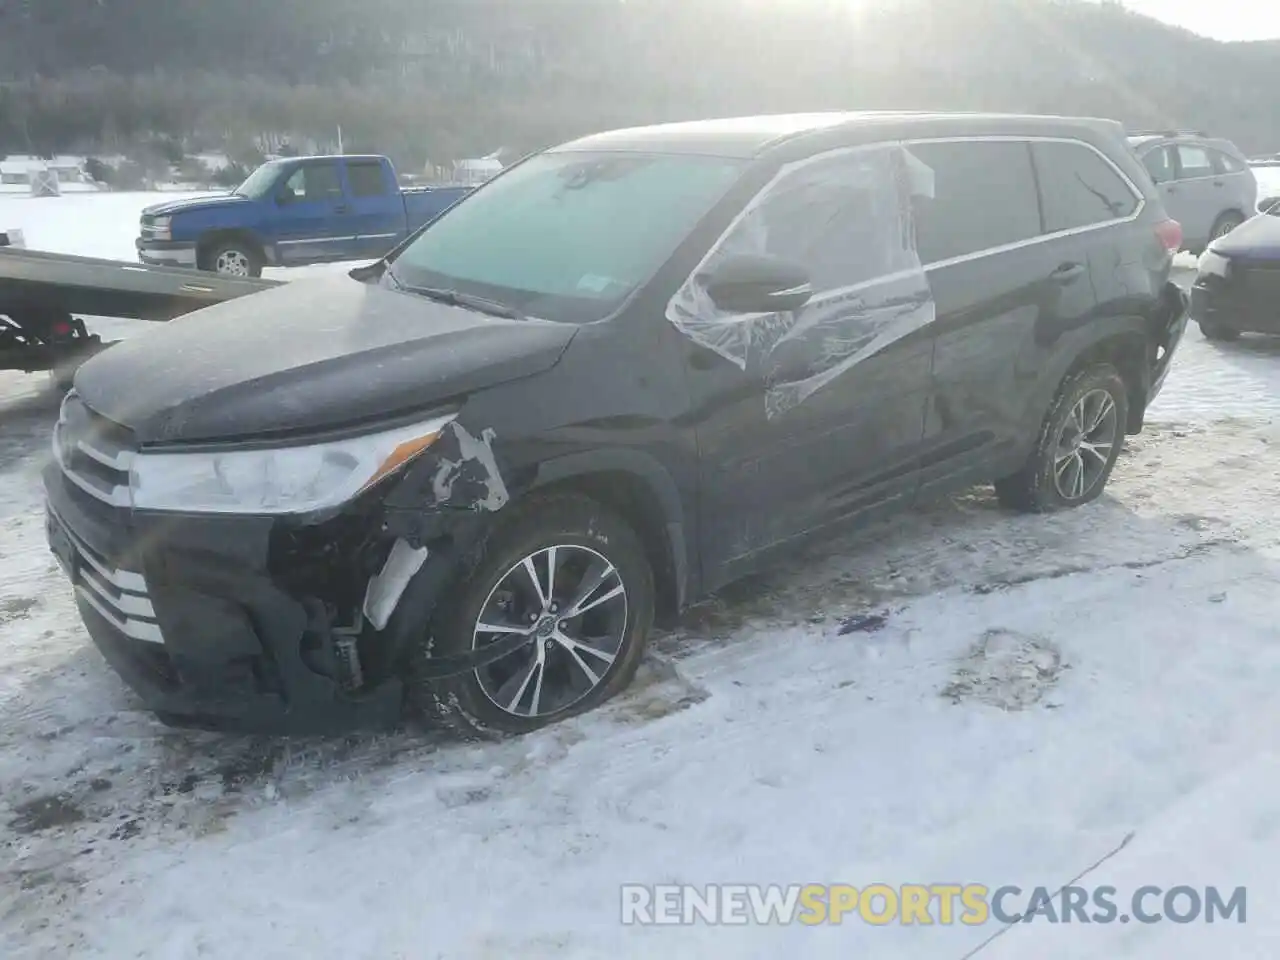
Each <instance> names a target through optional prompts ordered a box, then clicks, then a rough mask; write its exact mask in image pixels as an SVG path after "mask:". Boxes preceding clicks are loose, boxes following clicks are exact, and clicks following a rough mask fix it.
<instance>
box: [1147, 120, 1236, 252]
mask: <svg viewBox="0 0 1280 960" xmlns="http://www.w3.org/2000/svg"><path fill="white" fill-rule="evenodd" d="M1129 146H1131V147H1132V148H1133V151H1134V153H1136V154H1137V155H1138V159H1139V160H1141V161H1142V165H1143V166H1144V167H1146V168H1147V172H1148V173H1150V174H1151V179H1152V180H1154V181H1155V183H1156V188H1157V189H1158V190H1159V191H1160V197H1161V199H1162V200H1163V201H1164V206H1165V209H1166V210H1167V211H1168V212H1169V216H1171V217H1173V219H1175V220H1177V221H1178V222H1179V223H1180V224H1182V248H1183V249H1184V250H1187V251H1189V252H1191V253H1194V254H1197V255H1198V254H1200V253H1202V252H1203V251H1204V249H1205V248H1206V247H1208V246H1209V244H1210V243H1211V242H1213V241H1214V240H1216V239H1217V238H1218V237H1221V236H1224V235H1226V234H1228V233H1230V232H1231V231H1232V230H1234V229H1235V228H1236V227H1238V226H1240V224H1242V223H1244V221H1245V220H1247V219H1249V217H1251V216H1253V214H1254V212H1255V211H1256V209H1257V202H1258V181H1257V180H1256V179H1255V178H1254V175H1253V171H1252V170H1251V169H1249V161H1248V159H1247V158H1246V157H1245V155H1244V154H1243V153H1241V152H1240V150H1239V148H1237V147H1236V145H1235V144H1234V143H1232V142H1231V141H1230V140H1224V139H1222V138H1221V137H1210V136H1208V135H1207V134H1204V133H1192V132H1178V131H1173V130H1166V131H1161V132H1148V133H1138V134H1133V135H1131V136H1130V137H1129Z"/></svg>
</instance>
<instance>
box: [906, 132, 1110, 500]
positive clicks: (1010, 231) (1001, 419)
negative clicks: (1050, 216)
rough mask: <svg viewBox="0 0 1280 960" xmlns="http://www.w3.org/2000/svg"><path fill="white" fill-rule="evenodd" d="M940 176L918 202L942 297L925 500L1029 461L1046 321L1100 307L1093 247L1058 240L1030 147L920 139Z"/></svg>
mask: <svg viewBox="0 0 1280 960" xmlns="http://www.w3.org/2000/svg"><path fill="white" fill-rule="evenodd" d="M907 146H908V149H909V150H910V151H911V153H912V155H913V156H914V157H915V158H916V159H917V160H919V161H920V162H921V163H924V164H925V165H927V166H928V167H929V168H930V169H931V170H932V171H933V178H934V184H935V186H934V193H933V196H932V197H921V198H918V199H917V201H916V208H915V224H916V242H917V246H918V249H919V251H920V259H921V260H922V261H923V263H924V266H925V269H926V271H927V275H928V279H929V286H930V288H931V289H932V292H933V298H934V301H935V305H936V307H935V309H936V311H937V320H936V321H935V323H934V342H933V383H932V390H931V396H930V402H929V407H928V416H927V417H926V420H925V438H924V439H925V450H924V453H923V455H922V462H921V494H922V495H924V494H926V493H928V492H931V491H933V490H934V489H935V488H936V489H947V488H950V487H952V486H955V485H957V484H960V483H964V482H969V481H975V482H976V481H978V480H989V479H991V477H992V475H993V472H992V471H993V470H995V471H997V472H999V471H1001V470H1003V469H1005V468H1009V470H1010V471H1011V470H1012V467H1013V466H1016V464H1017V462H1018V461H1019V460H1020V459H1021V458H1022V457H1025V455H1026V451H1025V450H1024V449H1023V443H1024V440H1025V432H1026V430H1025V426H1024V424H1025V420H1026V412H1027V407H1028V398H1029V396H1030V395H1031V394H1032V393H1033V392H1034V389H1035V386H1036V383H1037V373H1038V372H1039V371H1038V367H1037V366H1036V361H1035V353H1036V350H1035V345H1036V341H1037V337H1038V336H1039V335H1040V331H1041V328H1042V325H1044V324H1052V323H1057V322H1060V321H1061V320H1062V319H1063V318H1076V319H1079V318H1084V317H1086V316H1087V315H1088V313H1089V312H1090V310H1092V309H1093V306H1094V303H1095V300H1094V292H1093V287H1092V286H1091V284H1090V282H1089V265H1088V255H1087V251H1086V250H1085V249H1084V248H1083V245H1082V244H1079V243H1078V242H1076V241H1072V240H1070V239H1064V240H1062V241H1061V242H1056V241H1055V242H1048V241H1046V240H1045V239H1044V238H1043V234H1044V227H1043V224H1042V218H1041V211H1040V198H1039V194H1038V191H1037V185H1036V175H1035V170H1034V167H1033V162H1032V154H1031V143H1030V141H1029V140H1023V139H1013V138H994V139H956V140H945V141H928V142H915V143H908V145H907Z"/></svg>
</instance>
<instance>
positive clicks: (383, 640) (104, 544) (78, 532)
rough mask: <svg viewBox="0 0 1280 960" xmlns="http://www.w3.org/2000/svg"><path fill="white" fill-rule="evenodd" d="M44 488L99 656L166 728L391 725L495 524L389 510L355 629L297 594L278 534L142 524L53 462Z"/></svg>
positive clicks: (472, 663)
mask: <svg viewBox="0 0 1280 960" xmlns="http://www.w3.org/2000/svg"><path fill="white" fill-rule="evenodd" d="M44 484H45V490H46V498H47V510H46V532H47V536H48V541H49V545H50V548H51V549H52V550H53V552H54V554H55V555H56V556H57V558H58V560H59V562H60V564H61V565H62V567H63V569H64V570H65V571H66V573H67V575H68V577H69V578H70V580H71V582H72V584H73V585H74V588H75V594H76V602H77V605H78V607H79V611H80V615H81V617H82V619H83V621H84V624H85V626H86V628H87V630H88V632H89V635H90V637H91V638H92V639H93V641H94V643H95V645H96V646H97V647H98V648H99V650H101V652H102V654H103V656H104V657H105V658H106V660H107V661H108V663H109V664H110V665H111V666H112V668H113V669H114V670H115V671H116V672H117V673H118V674H119V675H120V676H121V677H122V678H123V679H124V680H125V682H126V683H127V684H128V685H129V686H130V687H131V688H133V690H134V691H135V692H136V693H137V694H138V695H139V696H140V697H141V698H142V700H143V701H144V702H145V704H146V706H147V707H148V708H149V709H150V710H152V711H154V712H155V713H156V714H158V715H159V716H160V717H161V718H162V719H163V720H164V721H165V722H167V723H170V724H173V725H177V726H191V727H201V728H206V729H219V730H238V731H243V732H255V733H276V734H320V733H335V732H342V731H347V730H352V729H361V728H364V729H370V728H374V729H376V728H383V729H385V728H387V727H389V726H393V725H395V724H396V723H397V722H398V721H399V719H400V717H401V714H402V707H403V702H404V680H403V676H402V670H401V669H400V665H401V663H402V662H403V661H404V653H405V651H407V650H408V649H409V648H410V645H411V644H415V643H421V642H422V641H423V639H425V637H426V634H427V631H428V630H429V624H430V621H431V617H432V613H433V611H434V609H435V606H436V601H437V599H438V598H439V596H440V595H441V593H442V591H443V590H444V589H445V588H446V586H447V585H448V581H449V579H450V577H451V575H452V572H453V570H454V569H456V559H457V554H458V552H459V551H460V550H462V549H464V548H465V547H466V546H467V545H468V544H469V543H470V542H471V540H472V538H473V537H474V536H475V535H476V534H477V532H478V529H479V524H480V523H481V522H483V517H482V516H481V515H479V514H477V513H475V512H471V511H453V512H449V511H443V512H435V513H433V512H431V511H422V510H418V511H403V512H401V511H396V510H394V509H392V510H388V511H385V512H384V513H383V515H382V519H381V522H380V524H379V525H378V526H377V529H378V530H379V531H380V534H381V540H382V543H383V544H384V545H385V546H389V547H390V548H389V549H385V548H384V549H382V550H381V551H380V554H379V556H380V557H381V560H380V562H379V563H377V564H375V565H374V572H373V573H372V575H371V576H369V577H366V578H365V579H364V581H362V582H361V583H360V584H358V585H357V584H353V585H352V596H353V597H354V598H355V599H354V601H353V602H352V603H348V604H346V605H345V607H346V609H348V610H349V609H352V608H354V610H355V611H356V613H355V615H354V616H351V617H349V618H348V617H347V616H346V615H345V614H344V613H343V610H344V605H343V604H342V603H338V604H334V603H332V602H330V598H329V597H326V596H323V594H324V592H325V591H317V593H316V595H315V596H308V595H307V591H306V590H305V589H300V588H299V578H298V577H297V576H291V575H290V571H291V570H293V572H294V573H296V569H295V568H294V566H293V560H292V557H291V556H290V555H288V554H286V553H285V552H284V550H283V548H282V546H281V542H282V536H281V533H282V529H281V528H282V521H280V520H279V519H272V518H266V517H249V516H244V517H241V516H218V517H195V516H180V515H161V514H150V515H146V514H139V513H132V512H130V511H127V510H123V509H120V508H117V507H111V506H109V505H107V504H103V503H100V502H98V501H96V500H94V499H93V498H91V497H87V496H86V495H85V494H84V493H83V492H82V491H80V490H79V489H77V487H76V486H75V485H74V484H72V483H70V482H69V481H68V480H67V478H66V476H65V475H64V473H63V472H62V470H61V469H60V468H59V466H58V465H57V464H56V463H54V464H50V465H49V466H48V467H47V468H46V470H45V472H44ZM361 519H362V520H363V519H367V518H361ZM357 526H359V524H357ZM311 533H312V534H313V535H314V536H315V537H321V538H322V537H324V536H326V535H327V534H328V533H329V531H328V530H327V528H326V527H325V526H324V525H321V526H320V527H318V528H314V529H313V530H312V531H311ZM410 540H412V543H411V542H410ZM414 544H417V546H414ZM331 546H332V548H333V549H335V550H338V551H342V550H343V549H344V545H343V544H341V543H335V544H332V545H331ZM351 552H354V551H351ZM343 556H345V558H346V559H348V560H350V559H352V557H351V556H350V552H348V553H346V554H343ZM286 580H288V581H291V582H287V583H286V582H285V581H286ZM361 597H363V602H361ZM344 621H345V623H346V625H344ZM517 639H522V638H517ZM508 652H509V650H505V649H498V648H497V647H496V646H495V647H494V648H486V649H485V652H484V655H483V656H468V657H452V658H435V659H431V660H428V661H426V663H425V665H424V669H423V670H422V671H420V672H419V673H418V675H417V679H418V680H431V679H441V678H444V677H447V676H453V675H457V674H460V673H465V672H468V671H469V670H472V669H475V667H476V666H478V665H481V664H483V663H487V662H490V661H491V660H493V659H497V658H498V657H499V656H503V655H506V653H508Z"/></svg>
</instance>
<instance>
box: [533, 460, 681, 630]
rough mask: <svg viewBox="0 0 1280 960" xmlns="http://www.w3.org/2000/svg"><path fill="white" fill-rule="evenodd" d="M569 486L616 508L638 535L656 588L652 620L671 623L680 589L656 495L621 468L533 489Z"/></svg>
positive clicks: (543, 490)
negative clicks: (651, 570) (654, 616)
mask: <svg viewBox="0 0 1280 960" xmlns="http://www.w3.org/2000/svg"><path fill="white" fill-rule="evenodd" d="M567 490H572V491H575V492H577V493H581V494H583V495H585V496H588V497H591V498H592V499H593V500H596V501H597V502H599V503H602V504H604V505H605V506H606V507H609V508H610V509H611V510H614V511H615V512H617V513H618V514H619V515H620V516H621V517H622V518H623V519H624V520H626V521H627V523H628V524H629V525H630V526H631V529H633V530H634V531H635V532H636V535H637V536H639V537H640V541H641V543H643V544H644V552H645V556H646V557H647V558H648V560H649V565H650V566H651V567H652V568H653V583H654V588H655V590H656V594H657V596H656V601H657V603H656V610H655V614H656V622H657V623H658V624H659V625H660V626H664V627H666V626H671V625H672V624H673V623H674V622H675V620H676V618H677V617H679V614H680V590H679V587H678V585H677V583H676V577H677V573H676V566H675V561H674V557H673V553H672V544H671V540H670V537H669V536H668V534H667V518H666V514H665V512H664V511H663V509H662V504H661V502H660V501H659V500H658V497H657V495H656V494H654V492H653V491H652V490H650V489H649V487H648V485H647V484H645V482H644V481H643V480H641V479H640V478H639V477H637V476H635V475H634V474H630V473H627V472H625V471H622V470H610V471H604V472H600V473H585V474H576V475H574V476H571V477H565V478H564V479H562V480H556V481H554V482H552V483H549V484H547V485H546V486H544V487H538V488H537V490H536V491H534V493H535V494H536V495H539V496H542V495H545V494H548V493H552V492H561V491H567Z"/></svg>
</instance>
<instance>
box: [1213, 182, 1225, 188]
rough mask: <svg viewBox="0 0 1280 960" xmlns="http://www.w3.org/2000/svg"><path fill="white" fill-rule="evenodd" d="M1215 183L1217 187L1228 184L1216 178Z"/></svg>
mask: <svg viewBox="0 0 1280 960" xmlns="http://www.w3.org/2000/svg"><path fill="white" fill-rule="evenodd" d="M1213 185H1214V186H1215V187H1223V186H1226V184H1224V183H1223V182H1222V181H1221V180H1215V181H1213Z"/></svg>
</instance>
